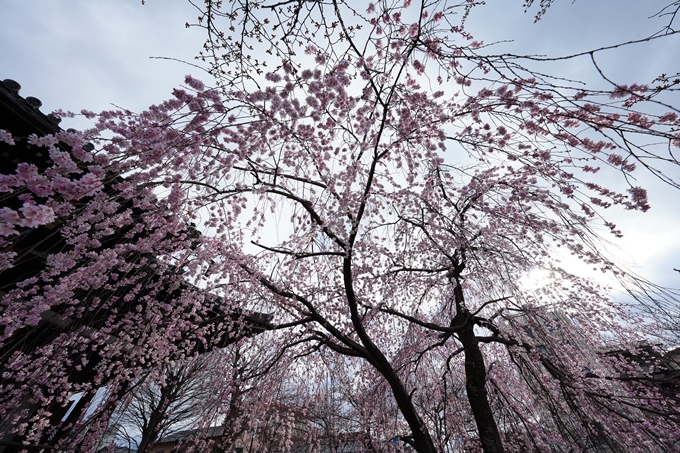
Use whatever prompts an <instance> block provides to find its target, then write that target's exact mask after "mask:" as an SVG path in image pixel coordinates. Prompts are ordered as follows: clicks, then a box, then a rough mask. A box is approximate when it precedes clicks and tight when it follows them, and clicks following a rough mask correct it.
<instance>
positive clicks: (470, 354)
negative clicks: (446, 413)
mask: <svg viewBox="0 0 680 453" xmlns="http://www.w3.org/2000/svg"><path fill="white" fill-rule="evenodd" d="M473 329H474V324H472V323H469V325H468V326H467V327H466V328H465V329H463V330H462V331H461V332H459V333H458V338H459V339H460V342H461V343H462V344H463V347H464V348H465V389H466V390H467V397H468V401H469V402H470V408H471V409H472V415H473V416H474V417H475V423H476V424H477V432H478V433H479V439H480V440H481V441H482V449H483V450H484V453H502V452H503V444H502V443H501V436H500V433H499V432H498V426H497V425H496V419H495V418H494V415H493V411H492V410H491V405H490V404H489V398H488V396H487V392H486V365H485V364H484V356H483V355H482V351H480V350H479V343H478V342H477V338H476V337H475V334H474V331H473Z"/></svg>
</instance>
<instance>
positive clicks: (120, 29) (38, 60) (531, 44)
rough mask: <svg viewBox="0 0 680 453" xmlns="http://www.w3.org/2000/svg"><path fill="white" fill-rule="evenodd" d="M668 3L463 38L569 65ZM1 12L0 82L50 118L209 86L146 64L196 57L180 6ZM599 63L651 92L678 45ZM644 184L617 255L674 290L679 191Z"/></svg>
mask: <svg viewBox="0 0 680 453" xmlns="http://www.w3.org/2000/svg"><path fill="white" fill-rule="evenodd" d="M359 1H360V0H357V2H359ZM668 2H669V0H644V1H639V0H578V1H575V2H572V1H570V0H556V3H555V4H554V5H553V7H552V8H551V9H550V10H549V11H548V13H547V14H546V16H545V17H544V19H543V20H542V21H540V22H538V23H537V24H535V23H534V20H533V14H532V13H534V14H535V12H536V10H535V9H534V10H533V11H530V12H529V13H527V14H525V13H524V10H523V8H522V4H523V0H487V2H486V3H487V4H486V5H484V6H481V7H478V8H476V9H475V10H474V11H473V13H472V15H471V17H470V19H469V21H468V24H467V28H468V30H469V31H471V32H472V33H473V35H474V36H475V38H477V39H480V40H484V41H485V42H487V43H489V42H494V41H500V40H508V39H511V40H513V42H511V43H503V44H499V45H498V47H497V48H498V52H512V53H521V54H547V55H551V56H556V55H568V54H572V53H575V52H579V51H583V50H588V49H591V48H594V47H599V46H606V45H612V44H616V43H618V42H622V41H628V40H631V39H639V38H643V37H645V36H649V35H651V34H652V33H654V32H655V31H657V30H659V29H661V28H662V27H663V25H664V23H665V22H664V19H648V17H649V16H651V15H653V14H654V13H655V12H657V11H658V10H660V9H661V8H662V7H663V6H664V5H665V4H666V3H668ZM199 3H202V2H199ZM361 3H362V4H363V3H364V2H361ZM537 3H538V0H537ZM0 11H1V12H2V25H1V26H0V79H6V78H10V79H14V80H16V81H17V82H19V83H20V84H21V85H22V90H21V95H23V96H24V97H25V96H35V97H37V98H39V99H40V100H41V101H42V102H43V107H42V111H44V112H46V113H47V112H50V111H52V110H55V109H63V110H71V111H75V112H78V111H80V110H81V109H87V110H93V111H99V110H103V109H108V108H111V107H112V105H114V104H115V105H117V106H120V107H123V108H127V109H130V110H134V111H140V110H142V109H144V108H145V107H147V106H148V105H150V104H153V103H158V102H160V101H162V100H164V99H166V98H168V97H169V95H170V92H171V90H172V88H173V87H175V86H177V85H179V84H180V83H182V81H183V78H184V76H185V75H186V74H189V73H190V74H192V75H194V76H196V77H198V78H204V79H207V77H203V75H202V74H201V71H200V70H198V69H196V68H193V67H190V66H187V65H185V64H181V63H178V62H176V61H169V60H159V59H152V58H151V57H170V58H175V59H179V60H184V61H188V62H192V61H193V57H194V56H195V55H196V54H197V53H198V51H199V49H200V47H201V45H202V44H203V38H204V36H203V33H202V30H200V29H196V28H191V29H187V28H185V26H184V24H185V23H186V22H195V21H196V17H197V15H198V13H197V12H196V11H195V10H194V9H193V7H192V6H191V5H190V4H189V3H188V2H187V1H185V0H146V5H142V3H141V0H0ZM676 26H678V27H680V24H676ZM598 61H599V62H600V63H601V64H602V67H603V68H604V69H605V71H607V73H608V74H609V75H611V76H613V77H614V79H615V80H616V81H617V82H618V83H632V82H635V81H637V82H642V83H648V82H650V81H651V80H652V79H654V78H655V77H656V76H658V75H659V74H661V73H670V74H674V73H676V72H677V71H678V68H677V63H678V62H680V37H678V36H673V37H670V38H665V39H663V40H661V41H657V42H655V43H654V44H640V45H635V46H630V47H627V48H625V49H619V50H616V51H608V52H604V53H602V54H599V55H598ZM674 65H676V66H674ZM551 71H552V72H553V73H554V71H558V72H559V74H560V75H561V76H564V77H570V78H577V79H581V80H589V81H590V80H593V77H594V76H595V74H594V71H593V68H592V65H591V64H590V62H589V60H588V58H587V57H586V58H581V59H577V60H572V61H568V62H565V63H561V64H559V65H554V66H552V67H551ZM675 105H678V103H677V102H676V104H675ZM62 127H64V128H68V127H75V128H79V129H82V128H85V127H87V122H84V121H83V120H81V119H66V120H64V122H63V123H62ZM640 181H641V185H645V186H646V187H648V188H649V189H650V198H651V204H652V209H651V210H650V211H649V212H648V213H645V214H642V213H630V212H628V213H615V217H616V220H617V221H618V223H619V224H620V226H621V228H622V230H623V232H624V234H625V235H626V237H625V238H624V240H623V241H621V242H620V243H619V245H620V247H621V248H622V249H623V250H624V251H625V253H626V254H628V255H630V259H631V260H633V261H634V262H635V265H636V266H637V267H636V269H637V270H638V271H639V272H640V273H642V274H643V275H644V276H646V277H648V278H651V279H653V280H654V281H656V282H660V283H662V284H666V285H671V286H675V287H678V286H680V273H677V272H674V271H673V267H676V268H680V256H679V254H680V234H678V232H679V231H680V210H679V209H678V206H680V203H679V202H680V192H679V191H674V190H671V189H669V188H667V187H666V186H664V185H663V184H660V183H658V182H657V181H655V180H654V179H653V178H650V177H647V176H645V175H642V176H641V178H640Z"/></svg>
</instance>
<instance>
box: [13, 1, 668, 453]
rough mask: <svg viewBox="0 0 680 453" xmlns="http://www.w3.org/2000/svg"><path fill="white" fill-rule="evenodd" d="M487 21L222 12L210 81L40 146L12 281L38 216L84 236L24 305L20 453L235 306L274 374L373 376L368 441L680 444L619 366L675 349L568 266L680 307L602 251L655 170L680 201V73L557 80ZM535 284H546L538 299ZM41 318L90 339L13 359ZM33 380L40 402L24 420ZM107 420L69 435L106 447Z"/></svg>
mask: <svg viewBox="0 0 680 453" xmlns="http://www.w3.org/2000/svg"><path fill="white" fill-rule="evenodd" d="M474 6H475V2H464V3H461V4H455V3H450V2H445V1H422V2H417V3H412V2H411V1H408V0H407V1H405V2H403V3H402V2H379V3H377V4H369V5H367V6H361V9H359V8H358V7H357V6H355V5H354V4H353V3H351V2H341V1H337V0H334V1H330V2H324V1H309V2H298V1H282V2H278V3H271V2H259V1H250V0H249V1H243V2H238V1H237V2H230V3H226V4H223V3H222V2H217V1H211V0H208V1H206V2H205V7H204V9H203V10H202V12H201V16H200V20H199V25H200V26H203V27H205V28H206V31H207V33H208V41H207V43H206V46H205V50H204V52H203V53H202V54H201V58H202V59H204V61H206V64H207V67H208V69H209V72H210V74H211V75H212V76H213V77H214V79H213V81H214V86H206V85H204V83H203V82H201V81H199V80H197V79H195V78H192V77H187V78H186V80H185V86H184V87H182V88H178V89H176V90H175V91H174V92H173V98H172V99H170V100H168V101H166V102H163V103H161V104H158V105H155V106H152V107H150V108H149V109H148V110H147V111H145V112H142V113H139V114H136V113H132V112H126V111H113V112H103V113H101V114H98V115H94V114H92V116H93V117H96V119H97V121H96V125H95V127H94V128H93V129H92V130H91V131H88V132H86V133H85V138H86V140H90V141H91V142H92V143H94V149H90V150H85V149H84V148H83V146H82V142H83V137H81V136H79V135H78V134H73V133H58V134H56V135H54V136H47V137H42V138H37V137H34V138H30V139H29V140H31V141H32V142H33V143H35V144H36V145H37V146H43V147H45V148H47V149H48V152H49V154H50V157H51V161H52V163H51V164H50V166H49V167H48V168H44V169H42V168H38V167H36V166H35V165H29V164H20V165H19V166H18V167H17V170H16V173H15V174H12V175H4V176H3V179H2V180H0V182H2V184H3V186H2V190H3V192H4V193H7V194H9V195H8V197H7V199H8V200H10V203H8V204H9V205H8V206H7V207H6V208H4V210H3V214H2V215H3V217H2V222H3V225H4V226H3V228H4V229H3V230H2V231H3V234H4V237H5V238H6V239H5V240H4V242H3V247H5V250H6V251H5V252H3V253H4V255H3V256H4V260H5V261H4V263H5V264H4V265H5V267H6V268H7V269H8V270H10V271H11V269H12V267H11V266H15V267H18V266H19V265H20V264H21V263H22V262H24V261H22V260H25V259H27V258H26V256H28V252H22V253H23V255H21V256H19V255H18V254H17V252H15V251H13V250H14V249H17V250H25V249H22V248H20V247H19V245H20V244H21V241H22V238H26V237H27V236H28V235H30V234H34V233H33V230H40V231H43V230H44V229H45V228H46V227H44V226H42V225H45V224H53V223H54V222H57V221H58V222H63V225H62V226H61V227H60V228H59V229H58V232H57V233H55V234H58V235H59V236H60V238H62V239H60V240H62V241H63V244H62V245H60V247H61V248H60V249H59V250H54V251H53V250H48V251H46V252H45V254H46V255H47V258H46V261H45V267H44V269H43V270H41V271H40V272H39V273H38V274H36V275H32V276H31V277H30V278H27V279H21V278H19V277H16V278H13V280H12V281H13V285H12V287H11V288H8V289H9V291H7V294H6V295H4V296H3V302H2V303H3V310H4V311H3V318H2V319H3V323H4V331H3V336H2V339H3V341H4V343H3V348H5V349H4V350H3V351H6V352H3V383H2V385H3V389H2V393H1V394H0V398H2V400H1V402H2V405H3V407H6V408H8V409H2V410H4V411H5V412H4V413H2V414H3V415H5V416H11V417H13V420H14V423H15V425H16V428H15V430H16V432H17V433H19V434H20V435H21V436H23V437H22V440H23V441H24V442H26V443H33V444H40V443H43V442H46V441H48V440H49V438H50V432H51V431H49V429H48V426H49V422H48V420H49V418H50V416H51V415H52V413H53V408H54V406H55V405H58V404H62V403H64V401H65V398H66V397H67V395H68V394H69V393H70V392H74V391H92V390H93V389H94V388H96V386H97V385H103V384H107V385H109V386H110V388H111V389H112V391H111V392H112V393H111V394H112V395H113V397H112V398H111V400H112V401H117V400H118V399H120V398H121V395H122V394H124V391H125V390H126V387H127V386H129V385H130V383H131V382H133V381H134V379H135V378H136V377H137V376H138V375H139V374H140V373H142V372H143V369H144V368H145V367H147V366H150V365H158V364H163V363H166V362H168V361H171V360H174V359H176V358H185V357H186V356H187V355H191V354H195V353H198V352H203V351H206V350H209V349H215V348H218V347H220V346H224V345H225V338H238V337H240V336H243V335H244V334H245V333H244V332H243V329H244V328H245V327H247V325H246V323H245V321H244V317H243V316H232V315H231V314H232V313H248V312H262V313H272V314H273V315H274V319H275V321H276V325H271V326H268V328H270V329H271V332H267V333H265V334H263V335H264V336H265V337H264V338H267V339H268V341H269V343H268V344H269V345H270V346H271V351H273V352H272V353H273V357H274V358H276V359H277V360H283V357H285V358H286V360H287V361H292V363H293V364H298V365H297V366H302V365H303V364H304V365H305V366H309V367H310V369H311V367H312V364H313V363H314V360H320V359H319V358H320V357H322V356H323V355H328V354H331V355H339V356H343V357H345V358H346V360H347V361H348V362H347V363H351V364H352V365H351V366H350V367H349V368H350V370H352V372H353V373H352V375H351V376H352V377H351V378H349V377H348V378H345V379H347V381H348V382H349V383H350V384H349V385H348V388H349V389H352V391H351V392H348V393H347V395H348V398H347V403H346V404H354V405H355V408H356V414H359V415H357V420H358V423H359V424H360V425H362V424H363V425H362V426H363V432H364V433H366V435H367V437H368V439H367V442H369V443H371V444H373V445H380V444H381V442H383V443H384V442H385V441H386V440H389V439H396V440H398V441H399V442H404V443H406V444H408V445H410V446H411V447H412V448H414V449H415V450H416V451H418V452H419V453H433V452H435V451H451V452H453V451H484V452H501V451H551V449H552V450H557V451H574V450H575V451H578V450H583V449H586V448H589V449H593V450H594V451H664V450H665V451H668V450H671V449H673V448H675V447H674V444H673V442H675V440H676V439H677V433H678V429H679V422H680V420H679V419H678V417H679V415H680V413H679V412H678V408H677V404H676V403H675V402H674V401H673V400H671V399H668V398H665V397H663V395H662V394H661V392H660V391H659V389H658V388H657V387H655V386H654V385H652V384H650V381H652V380H653V379H652V376H651V375H650V374H649V373H647V374H645V373H644V372H639V370H636V369H635V367H634V365H632V364H630V363H626V362H625V361H623V360H620V359H619V358H617V357H614V356H611V355H607V354H606V353H607V351H609V350H610V349H612V345H616V347H617V348H618V349H620V348H625V349H627V350H630V351H633V352H635V350H636V348H637V347H638V346H639V344H640V342H641V341H642V340H645V339H647V336H648V335H649V334H652V333H653V334H655V335H658V336H659V337H660V338H666V337H665V335H666V332H663V331H662V332H652V331H651V328H650V326H649V324H648V323H647V321H646V320H645V319H639V317H636V316H634V315H633V314H631V313H630V311H628V310H626V307H624V306H622V305H621V304H616V303H614V302H612V301H610V300H609V296H608V290H607V288H605V287H601V286H600V285H599V284H598V283H597V282H595V281H591V280H589V279H587V278H584V277H582V276H579V275H576V274H574V273H572V272H569V271H568V270H567V269H565V268H564V267H563V266H562V265H561V263H560V261H559V254H558V251H564V252H561V253H565V254H571V255H574V256H575V257H576V258H577V259H578V260H580V262H581V263H582V264H583V265H584V266H587V268H588V269H592V272H593V273H602V274H606V275H612V276H614V277H615V278H618V279H620V280H621V281H622V282H624V283H626V282H627V283H630V284H633V285H636V286H635V288H637V290H638V291H646V292H643V293H640V292H638V293H636V294H638V295H639V299H640V301H645V302H646V303H647V304H648V305H647V307H648V308H650V309H651V310H652V312H653V313H656V311H654V310H655V309H656V308H657V307H659V305H658V303H659V300H658V299H657V298H658V297H660V296H663V294H662V293H660V292H659V291H656V292H655V291H654V287H653V286H650V285H647V284H646V282H643V281H641V280H640V279H639V278H637V277H635V276H634V275H632V274H631V273H629V272H627V271H626V270H625V269H623V268H622V267H621V266H619V265H618V264H617V263H616V262H614V261H612V259H611V258H610V257H608V256H607V255H606V253H605V252H604V251H603V249H602V248H600V241H601V236H600V235H601V234H603V235H613V236H619V235H621V232H620V231H619V230H618V228H617V227H616V225H614V224H613V223H611V222H610V221H608V220H607V217H606V214H607V210H608V209H611V208H623V209H628V210H640V211H646V210H647V209H649V204H648V200H647V193H646V190H645V189H644V188H643V187H639V186H637V185H635V182H634V181H635V179H634V178H633V176H634V174H635V172H636V171H640V170H636V168H635V167H636V165H637V166H642V167H645V168H646V169H647V170H648V171H651V172H652V173H654V174H656V175H657V176H658V177H659V178H661V179H662V180H664V181H665V182H667V183H668V184H669V185H670V186H674V187H678V183H679V181H678V179H677V178H676V177H675V175H674V173H673V171H675V168H676V166H677V164H678V161H677V159H676V158H675V155H674V150H675V149H676V148H677V147H678V145H679V143H680V135H679V132H678V127H679V126H680V119H679V117H678V115H677V109H676V108H674V107H673V106H672V105H670V104H668V103H667V102H665V100H664V97H663V96H664V95H665V94H666V93H669V92H672V90H674V86H675V85H674V82H672V81H670V82H668V81H666V80H657V81H656V82H655V84H648V85H643V84H635V85H625V86H624V85H616V84H614V86H613V87H612V88H611V89H610V90H602V89H599V88H598V89H588V88H584V87H583V85H579V84H570V83H569V82H568V81H564V80H561V79H559V78H555V77H549V76H546V75H544V74H542V73H541V72H540V71H537V70H532V69H530V66H531V65H532V64H533V63H535V62H536V59H535V58H533V59H532V58H529V57H520V56H512V55H494V54H493V53H492V52H493V48H492V47H491V48H488V47H486V46H485V45H484V43H483V42H481V41H477V40H475V38H473V37H472V36H471V35H470V34H469V33H467V32H466V30H465V28H464V22H465V18H466V17H467V15H468V14H469V13H470V11H471V8H474ZM650 39H652V38H650ZM653 39H661V38H653ZM597 52H599V50H592V51H590V52H589V53H588V55H591V56H593V63H594V64H597V63H596V60H595V57H594V55H596V54H597ZM603 77H606V76H605V75H604V74H603ZM605 80H607V79H605ZM86 114H88V115H90V113H87V112H86ZM0 138H1V139H2V140H4V141H5V142H7V143H9V142H13V141H15V140H17V139H18V138H17V137H13V136H12V135H11V134H8V133H7V132H4V133H3V135H2V136H0ZM60 143H63V144H67V145H69V147H68V149H67V150H64V149H65V148H63V147H62V145H60ZM67 151H68V152H67ZM658 162H664V163H665V164H666V165H668V166H669V168H671V169H672V170H671V171H670V172H668V171H666V169H665V168H664V169H662V168H661V167H659V165H658ZM600 167H603V168H604V170H602V171H607V172H612V173H615V174H618V175H620V176H621V178H620V179H621V183H622V189H621V190H616V189H615V188H612V187H605V186H603V185H602V184H600V183H599V182H598V179H597V178H598V177H597V173H598V171H599V170H600ZM48 226H49V225H48ZM196 231H200V232H201V233H200V234H197V233H196ZM601 231H604V233H600V232H601ZM60 244H61V243H60ZM535 269H542V270H543V271H545V272H547V273H548V274H549V275H550V278H549V279H547V281H546V282H543V283H542V285H539V286H538V287H536V285H532V284H531V282H528V281H527V275H529V274H530V272H531V271H532V270H535ZM640 294H641V295H640ZM668 294H671V295H672V293H666V295H668ZM642 296H645V297H647V296H649V297H647V298H646V299H643V297H642ZM17 301H21V303H18V302H17ZM662 302H663V303H664V304H666V305H664V307H670V310H671V311H670V313H677V305H673V304H672V303H670V302H669V301H668V300H664V301H662ZM48 312H49V313H55V315H56V316H58V317H59V319H61V320H62V321H64V322H67V321H68V326H71V327H69V328H68V329H67V330H66V331H60V332H58V333H55V334H54V335H51V336H49V341H47V340H44V341H37V340H36V341H34V344H33V345H32V346H31V347H24V346H20V345H19V344H20V343H21V341H19V340H20V339H21V338H26V335H27V333H26V332H30V331H32V329H33V328H35V327H36V326H41V323H44V322H46V320H45V317H46V316H47V315H45V313H48ZM667 319H672V316H671V317H669V318H667ZM22 329H23V330H22ZM669 333H671V334H672V332H669ZM31 338H33V337H31ZM272 363H273V362H272ZM286 363H291V362H286ZM87 364H89V366H86V365H87ZM83 366H86V368H87V370H90V371H89V373H90V374H91V376H87V378H85V377H80V378H77V377H75V375H76V374H77V372H78V371H80V370H82V369H83ZM291 366H292V367H293V368H291V370H293V369H294V367H295V365H291ZM48 367H50V369H52V370H54V371H51V372H50V373H45V372H44V370H45V369H46V368H48ZM79 367H80V368H79ZM270 370H271V368H270V367H269V366H263V367H262V370H261V373H260V374H261V375H262V376H265V375H266V374H267V372H269V371H270ZM291 372H292V371H291ZM28 388H30V389H32V390H31V391H32V392H34V393H33V395H34V396H33V397H32V399H31V402H30V405H31V407H30V408H29V407H17V406H16V405H12V401H13V400H16V399H17V398H18V397H19V396H20V395H24V394H25V393H24V392H25V390H26V389H28ZM225 395H230V396H225V398H232V396H233V392H232V393H229V392H227V393H226V394H225ZM231 401H234V400H233V399H232V400H231ZM11 411H14V412H11ZM107 411H108V412H107ZM111 411H112V409H111V410H109V409H107V408H104V409H102V410H101V411H100V412H101V417H99V418H97V419H93V421H92V422H91V424H90V426H91V429H89V430H87V431H83V434H82V436H81V437H77V436H71V437H64V438H63V439H64V440H63V441H62V442H63V443H62V445H63V446H66V445H73V443H74V442H76V441H82V439H85V440H84V442H85V444H84V445H91V444H93V442H95V439H96V436H97V435H98V434H99V433H101V432H102V430H103V429H104V428H105V425H106V420H107V416H108V415H110V413H111ZM107 414H108V415H107ZM99 420H101V421H99ZM244 420H245V419H244ZM388 420H389V422H388ZM242 426H243V427H245V426H247V423H245V422H244V424H243V425H242ZM69 442H70V443H69ZM87 442H91V444H88V443H87Z"/></svg>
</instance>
